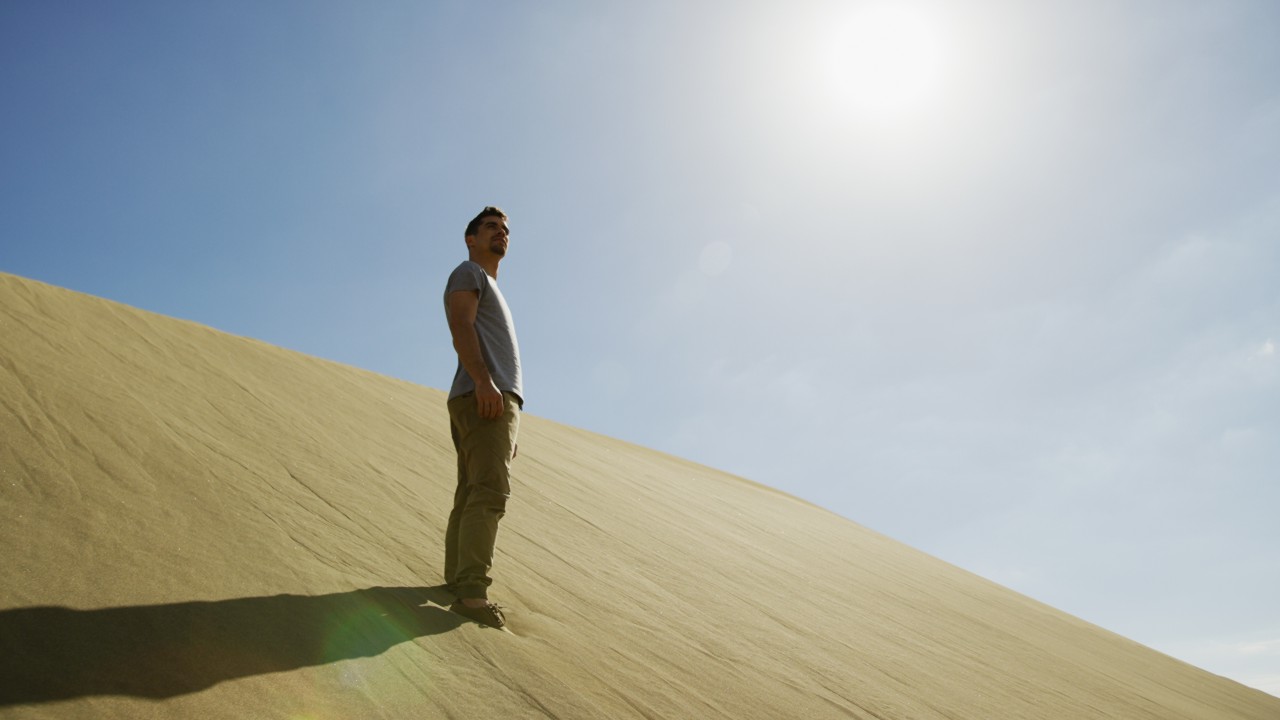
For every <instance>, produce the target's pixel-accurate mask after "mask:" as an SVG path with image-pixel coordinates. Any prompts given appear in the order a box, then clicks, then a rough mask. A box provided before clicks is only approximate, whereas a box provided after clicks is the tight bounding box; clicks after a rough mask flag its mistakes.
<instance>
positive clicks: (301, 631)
mask: <svg viewBox="0 0 1280 720" xmlns="http://www.w3.org/2000/svg"><path fill="white" fill-rule="evenodd" d="M452 599H453V596H452V595H450V594H449V593H448V592H447V591H445V590H444V588H442V587H434V588H427V587H420V588H414V587H402V588H384V587H375V588H369V589H367V590H356V591H353V592H347V593H337V594H333V595H317V596H305V595H275V596H271V597H250V598H235V599H232V600H216V601H213V602H185V603H175V604H171V605H139V606H133V607H118V608H106V609H102V610H73V609H70V608H65V607H29V608H16V609H11V610H0V707H3V706H6V705H16V704H20V703H40V702H49V701H53V700H69V699H72V698H78V697H84V696H88V695H129V696H134V697H144V698H157V699H158V698H168V697H173V696H175V695H182V694H185V693H190V692H195V691H197V690H203V689H205V688H208V687H211V686H213V685H216V684H218V683H220V682H222V681H224V680H231V679H234V678H241V677H246V676H250V675H261V674H263V673H272V672H280V671H283V670H294V669H297V668H301V667H309V666H313V665H323V664H325V663H331V662H335V661H338V660H347V659H351V658H360V657H370V656H373V655H378V654H380V653H382V652H385V651H386V650H387V649H389V648H391V647H393V646H395V645H398V644H400V643H402V642H407V641H410V640H413V639H414V638H419V637H423V636H425V635H435V634H437V633H442V632H447V631H449V630H453V629H455V628H457V627H459V626H460V625H462V624H463V623H465V622H466V620H464V619H463V618H461V617H460V616H458V615H456V614H454V613H451V612H449V611H448V610H446V609H444V608H442V607H432V606H429V605H426V604H425V603H427V602H428V601H430V602H433V603H435V604H436V605H447V604H448V603H449V602H450V601H451V600H452Z"/></svg>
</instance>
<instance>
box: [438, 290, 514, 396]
mask: <svg viewBox="0 0 1280 720" xmlns="http://www.w3.org/2000/svg"><path fill="white" fill-rule="evenodd" d="M479 308H480V293H479V292H477V291H475V290H458V291H455V292H451V293H449V298H448V302H447V313H446V314H447V316H448V318H449V333H450V334H451V335H453V349H454V350H456V351H457V352H458V362H460V363H462V369H463V370H466V371H467V374H468V375H470V376H471V380H472V381H473V382H475V384H476V410H477V411H478V412H479V413H480V417H482V418H485V419H487V420H492V419H494V418H499V417H502V410H503V407H502V391H500V390H498V386H497V385H495V384H494V382H493V376H492V375H490V374H489V366H487V365H485V363H484V356H483V355H482V354H481V353H480V336H479V335H477V334H476V312H477V310H478V309H479Z"/></svg>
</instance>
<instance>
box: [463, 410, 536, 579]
mask: <svg viewBox="0 0 1280 720" xmlns="http://www.w3.org/2000/svg"><path fill="white" fill-rule="evenodd" d="M449 416H450V421H451V424H452V426H453V435H454V445H455V447H456V449H457V452H458V487H457V490H456V491H455V492H454V507H453V510H452V512H450V514H449V527H448V529H447V530H446V533H445V551H446V553H447V557H446V559H445V575H446V579H447V580H448V581H449V582H450V583H452V584H453V585H454V586H455V588H456V590H457V592H458V595H459V596H461V597H464V598H484V597H487V591H488V588H489V586H490V585H491V584H492V583H493V579H492V578H490V577H489V572H490V570H491V569H492V567H493V553H494V544H495V541H496V539H497V535H498V522H499V521H500V520H501V519H502V517H503V515H505V514H506V507H507V498H508V497H510V496H511V480H510V474H511V459H512V457H511V456H512V454H513V453H514V451H515V443H516V436H517V434H518V432H519V427H520V410H519V405H518V403H517V402H516V399H515V396H514V395H511V394H510V393H504V394H503V413H502V416H501V417H500V418H497V419H493V420H483V419H481V418H480V415H479V413H478V412H477V411H476V401H475V397H474V396H468V397H461V398H454V399H453V400H451V401H450V402H449Z"/></svg>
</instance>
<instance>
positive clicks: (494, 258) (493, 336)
mask: <svg viewBox="0 0 1280 720" xmlns="http://www.w3.org/2000/svg"><path fill="white" fill-rule="evenodd" d="M465 238H466V241H467V250H468V252H469V254H470V259H469V260H467V261H465V262H463V263H462V264H461V265H459V266H458V267H457V268H456V269H455V270H454V271H453V274H451V275H450V276H449V282H448V284H447V285H446V286H445V291H444V307H445V315H446V316H447V317H448V319H449V332H450V333H451V334H452V335H453V348H454V349H455V350H457V351H458V371H457V373H456V374H455V375H454V377H453V387H452V388H451V389H450V390H449V422H450V425H451V427H452V431H453V446H454V448H455V449H456V450H457V452H458V489H457V491H456V492H455V493H454V496H453V511H452V512H450V513H449V527H448V529H447V530H446V531H445V540H444V549H445V558H444V576H445V581H446V582H447V583H448V584H449V586H450V587H451V588H452V589H453V591H454V592H455V593H456V594H457V596H458V600H457V602H455V603H453V605H452V606H451V607H450V608H449V609H450V610H452V611H453V612H456V613H458V614H459V615H462V616H464V617H467V618H470V619H472V620H475V621H476V622H478V623H481V624H484V625H488V626H490V627H496V628H501V627H502V626H504V625H505V624H506V618H504V617H503V615H502V611H501V610H500V609H499V608H498V606H497V605H495V604H493V603H491V602H489V594H488V589H489V585H490V584H492V583H493V580H492V579H491V578H490V577H489V571H490V569H491V568H492V567H493V547H494V540H495V539H496V538H497V535H498V521H499V520H501V519H502V516H503V515H504V514H505V513H506V508H507V498H508V497H510V496H511V482H510V472H511V460H512V459H513V458H515V454H516V433H517V432H518V430H519V428H520V410H521V408H522V407H523V406H524V389H523V388H522V386H521V383H520V348H519V346H518V345H517V344H516V328H515V324H514V323H513V322H512V321H511V311H510V310H509V309H508V308H507V301H506V300H505V299H504V298H503V297H502V292H501V291H500V290H498V263H500V262H502V258H504V257H506V254H507V243H508V241H509V240H510V229H509V228H508V227H507V215H506V213H504V212H502V211H501V210H499V209H498V208H496V207H486V208H485V209H484V210H481V211H480V214H479V215H477V216H476V217H475V219H474V220H472V221H471V222H470V223H469V224H468V225H467V231H466V235H465Z"/></svg>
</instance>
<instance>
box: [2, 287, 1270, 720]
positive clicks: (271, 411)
mask: <svg viewBox="0 0 1280 720" xmlns="http://www.w3.org/2000/svg"><path fill="white" fill-rule="evenodd" d="M0 438H2V443H0V511H2V515H0V517H2V518H3V523H2V524H0V562H2V564H0V578H2V582H0V718H90V717H92V718H173V717H199V718H281V719H287V720H303V719H308V720H321V719H327V718H539V717H550V718H770V719H772V718H878V719H880V720H890V719H892V720H898V719H901V720H907V719H923V718H966V719H967V718H1060V719H1062V720H1080V719H1082V718H1151V719H1152V720H1170V719H1172V718H1257V719H1258V720H1263V719H1266V720H1275V719H1276V718H1280V699H1277V698H1274V697H1272V696H1270V695H1267V694H1265V693H1262V692H1260V691H1257V690H1253V689H1250V688H1247V687H1245V686H1243V685H1240V684H1238V683H1235V682H1232V681H1230V680H1226V679H1224V678H1220V677H1217V676H1214V675H1212V674H1210V673H1207V672H1205V671H1202V670H1200V669H1197V668H1195V667H1192V666H1190V665H1187V664H1184V663H1182V662H1179V661H1177V660H1174V659H1172V658H1169V657H1167V656H1165V655H1162V654H1160V653H1157V652H1155V651H1153V650H1151V649H1149V648H1146V647H1143V646H1141V645H1139V644H1137V643H1134V642H1131V641H1129V640H1126V639H1125V638H1123V637H1119V636H1117V635H1115V634H1112V633H1109V632H1107V631H1105V630H1103V629H1101V628H1098V627H1095V626H1093V625H1090V624H1088V623H1085V622H1083V621H1081V620H1079V619H1076V618H1073V617H1071V616H1069V615H1067V614H1064V613H1062V612H1059V611H1057V610H1055V609H1053V608H1051V607H1048V606H1046V605H1043V604H1040V603H1038V602H1036V601H1034V600H1031V599H1029V598H1027V597H1024V596H1021V595H1018V594H1016V593H1014V592H1012V591H1010V590H1008V589H1005V588H1003V587H1000V586H998V585H995V584H993V583H991V582H988V581H985V580H983V579H981V578H979V577H977V576H974V575H972V574H969V573H967V572H964V571H962V570H960V569H958V568H956V567H953V566H951V565H948V564H946V563H943V562H941V561H939V560H937V559H935V558H932V557H930V556H928V555H925V554H923V553H921V552H918V551H916V550H913V549H911V548H909V547H907V546H905V545H903V544H900V543H897V542H895V541H893V540H891V539H889V538H887V537H884V536H882V535H879V534H876V533H874V532H871V531H869V530H867V529H865V528H862V527H860V526H859V525H857V524H855V523H853V522H850V521H849V520H847V519H844V518H841V517H839V516H837V515H835V514H832V513H830V512H827V511H825V510H823V509H821V508H818V507H815V506H813V505H810V504H807V503H805V502H802V501H800V500H797V499H795V498H792V497H789V496H787V495H784V494H782V493H779V492H776V491H774V490H771V489H769V488H766V487H763V486H761V485H758V484H755V483H752V482H749V481H747V480H744V479H741V478H737V477H733V476H731V475H728V474H725V473H722V472H718V471H716V470H713V469H711V468H707V467H702V466H699V465H696V464H694V463H691V462H687V461H684V460H681V459H678V458H675V457H670V456H667V455H663V454H660V453H657V452H654V451H651V450H648V449H645V448H642V447H637V446H635V445H630V444H627V443H625V442H621V441H618V440H613V439H610V438H607V437H602V436H600V435H595V434H592V433H590V432H586V431H583V430H578V429H574V428H570V427H566V426H563V425H558V424H556V423H552V422H549V421H547V420H544V419H541V418H538V417H535V416H531V415H530V416H526V417H525V418H524V422H523V425H522V436H521V440H520V457H519V458H518V460H517V463H516V467H515V478H514V495H513V498H512V502H511V505H510V508H509V513H508V515H507V518H506V519H505V520H504V522H503V526H502V530H501V534H500V536H499V549H498V555H497V559H496V568H495V576H496V577H497V580H498V581H497V583H496V584H495V587H494V589H493V597H494V598H495V599H497V600H498V601H499V602H500V603H501V604H503V605H504V606H505V607H506V608H507V616H508V619H509V622H510V632H501V631H495V630H492V629H489V628H483V627H480V626H478V625H475V624H472V623H467V622H465V621H463V620H462V619H461V618H459V617H458V616H455V615H453V614H451V613H449V612H448V611H447V609H446V608H445V607H442V605H444V606H447V603H448V600H449V598H448V597H447V596H446V595H445V594H444V593H443V592H442V591H440V590H439V589H438V588H437V587H435V586H437V585H438V584H439V583H440V582H441V581H442V580H441V577H440V568H441V557H440V555H441V539H442V536H443V533H444V527H443V524H444V520H445V517H446V514H447V511H448V506H449V503H450V500H451V497H452V491H453V483H454V458H453V449H452V446H451V444H450V440H449V431H448V418H447V414H446V411H445V406H444V395H443V393H441V392H440V391H439V390H435V389H430V388H424V387H419V386H415V385H413V384H410V383H407V382H403V381H400V380H395V379H392V378H387V377H383V376H379V375H376V374H373V373H370V372H366V371H363V370H359V369H356V368H353V367H348V366H344V365H340V364H337V363H333V362H328V361H325V360H321V359H317V358H314V357H308V356H305V355H301V354H298V353H295V352H290V351H287V350H283V349H280V348H276V347H272V346H270V345H267V344H265V343H262V342H258V341H254V340H249V339H245V338H241V337H235V336H232V335H228V334H225V333H221V332H218V331H216V330H213V329H210V328H208V327H204V326H201V325H198V324H194V323H190V322H185V321H180V320H175V319H172V318H167V317H163V316H160V315H156V314H153V313H148V312H144V311H140V310H136V309H133V308H130V307H127V306H124V305H120V304H117V303H113V302H109V301H106V300H102V299H98V298H93V297H90V296H87V295H82V294H79V293H74V292H71V291H68V290H63V289H59V288H55V287H51V286H48V285H44V284H41V283H38V282H34V281H30V280H25V279H22V278H18V277H15V276H12V275H4V274H0Z"/></svg>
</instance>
